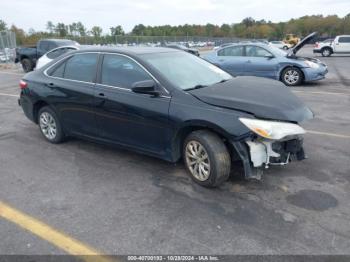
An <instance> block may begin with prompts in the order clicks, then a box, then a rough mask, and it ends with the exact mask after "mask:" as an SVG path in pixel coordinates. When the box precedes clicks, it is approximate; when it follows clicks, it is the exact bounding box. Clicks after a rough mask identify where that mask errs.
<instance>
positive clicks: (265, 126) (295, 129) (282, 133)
mask: <svg viewBox="0 0 350 262" xmlns="http://www.w3.org/2000/svg"><path fill="white" fill-rule="evenodd" d="M239 121H241V122H242V123H243V124H244V125H245V126H246V127H248V128H249V129H250V130H252V131H253V132H254V133H255V134H257V135H259V136H261V137H264V138H268V139H273V140H279V139H282V138H284V137H286V136H292V135H301V134H305V133H306V132H305V130H304V129H303V128H302V127H301V126H299V125H296V124H292V123H285V122H277V121H265V120H258V119H250V118H239Z"/></svg>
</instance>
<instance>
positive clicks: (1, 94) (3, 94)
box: [0, 93, 19, 97]
mask: <svg viewBox="0 0 350 262" xmlns="http://www.w3.org/2000/svg"><path fill="white" fill-rule="evenodd" d="M0 96H11V97H19V95H13V94H5V93H0Z"/></svg>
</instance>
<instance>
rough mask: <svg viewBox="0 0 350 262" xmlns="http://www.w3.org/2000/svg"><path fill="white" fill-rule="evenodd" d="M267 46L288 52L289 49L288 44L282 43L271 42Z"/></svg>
mask: <svg viewBox="0 0 350 262" xmlns="http://www.w3.org/2000/svg"><path fill="white" fill-rule="evenodd" d="M269 45H271V46H274V47H277V48H280V49H283V50H288V49H289V48H290V47H291V45H290V44H287V43H285V42H283V41H271V42H269Z"/></svg>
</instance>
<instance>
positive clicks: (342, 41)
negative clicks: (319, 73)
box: [332, 35, 350, 53]
mask: <svg viewBox="0 0 350 262" xmlns="http://www.w3.org/2000/svg"><path fill="white" fill-rule="evenodd" d="M332 48H333V53H350V35H340V36H337V37H336V38H335V39H334V41H333V43H332Z"/></svg>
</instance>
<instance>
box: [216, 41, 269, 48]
mask: <svg viewBox="0 0 350 262" xmlns="http://www.w3.org/2000/svg"><path fill="white" fill-rule="evenodd" d="M242 45H244V46H246V45H255V46H260V47H266V46H268V45H267V44H265V43H261V42H248V43H232V44H230V45H227V46H224V47H222V48H220V49H224V48H227V47H230V46H242Z"/></svg>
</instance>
